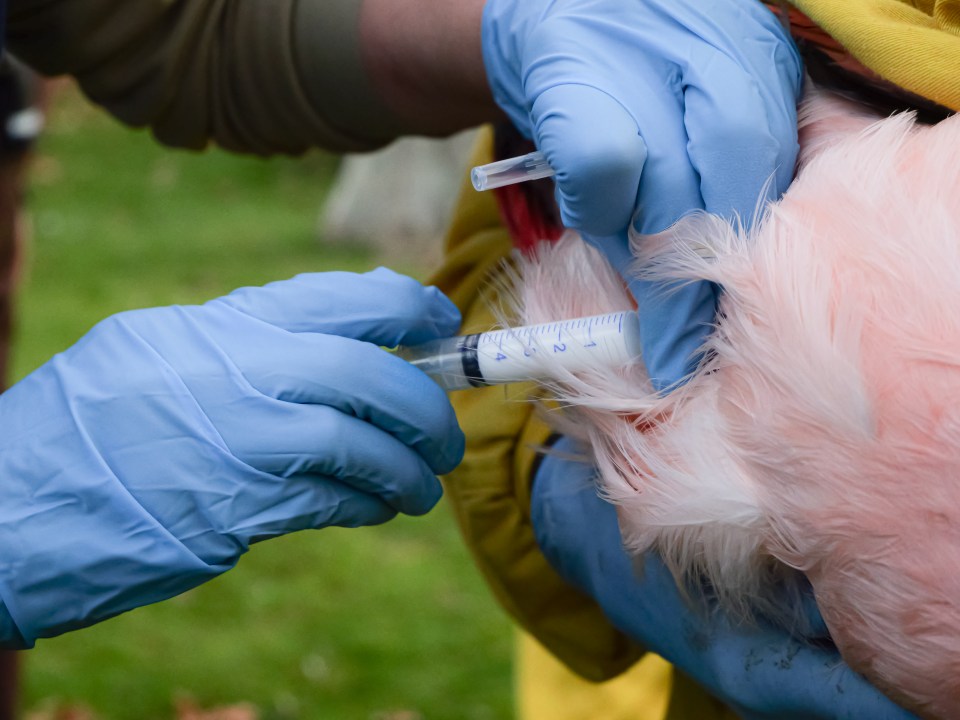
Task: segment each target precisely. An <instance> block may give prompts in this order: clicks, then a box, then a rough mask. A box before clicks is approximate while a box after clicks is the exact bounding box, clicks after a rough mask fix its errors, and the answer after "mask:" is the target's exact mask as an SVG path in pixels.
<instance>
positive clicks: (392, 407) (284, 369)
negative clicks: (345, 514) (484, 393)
mask: <svg viewBox="0 0 960 720" xmlns="http://www.w3.org/2000/svg"><path fill="white" fill-rule="evenodd" d="M217 341H218V342H219V343H220V344H221V346H226V347H229V354H230V357H231V359H232V360H233V361H234V362H235V363H236V365H237V366H238V367H239V369H240V371H241V372H242V373H243V376H244V378H245V379H246V381H247V382H248V383H250V385H252V386H253V387H254V388H255V389H257V390H258V391H259V392H261V393H263V394H264V395H267V396H269V397H272V398H276V399H278V400H283V401H285V402H290V403H302V404H313V405H326V406H329V407H331V408H334V409H336V410H338V411H340V412H341V413H344V414H346V415H351V416H353V417H356V418H358V419H360V420H363V421H365V422H369V423H371V424H372V425H374V426H376V427H378V428H380V429H381V430H383V431H385V432H387V433H389V434H390V435H392V436H393V437H395V438H397V439H398V440H399V441H400V442H402V443H403V444H404V445H408V446H409V447H411V448H413V449H414V450H415V451H416V452H417V453H418V454H419V455H420V456H421V457H422V458H423V459H424V460H425V461H426V463H427V464H428V465H429V466H430V468H431V469H432V470H433V472H434V473H436V474H443V473H447V472H450V471H451V470H452V469H453V468H454V467H456V466H457V465H458V464H459V462H460V460H461V459H462V458H463V449H464V437H463V433H462V432H461V430H460V427H459V425H458V424H457V418H456V414H455V413H454V411H453V407H452V406H451V405H450V400H449V399H448V398H447V395H446V393H444V392H443V390H441V389H440V387H439V386H438V385H437V384H436V383H435V382H433V380H431V379H430V378H429V377H428V376H427V375H425V374H424V373H423V372H421V371H420V370H418V369H416V368H415V367H413V366H412V365H410V364H409V363H407V362H405V361H403V360H401V359H400V358H398V357H396V356H394V355H392V354H391V353H389V352H387V351H385V350H382V349H381V348H378V347H376V346H375V345H371V344H370V343H365V342H358V341H356V340H351V339H349V338H345V337H340V336H338V335H314V334H311V333H298V334H284V333H278V337H276V338H274V339H273V341H272V342H271V343H269V344H261V343H248V342H245V341H244V340H243V339H242V338H237V337H222V338H218V340H217Z"/></svg>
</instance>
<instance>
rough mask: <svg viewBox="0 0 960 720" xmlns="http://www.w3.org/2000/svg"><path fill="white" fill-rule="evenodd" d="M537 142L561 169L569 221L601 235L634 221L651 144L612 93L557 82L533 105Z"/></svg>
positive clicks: (560, 189) (560, 192) (560, 196)
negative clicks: (646, 140) (632, 219)
mask: <svg viewBox="0 0 960 720" xmlns="http://www.w3.org/2000/svg"><path fill="white" fill-rule="evenodd" d="M532 117H533V120H534V134H535V137H536V141H537V146H538V147H539V148H540V150H541V151H542V152H543V153H544V154H545V155H546V156H547V159H548V160H549V162H550V165H551V166H552V167H553V169H554V170H555V171H556V173H557V174H556V177H555V180H556V184H557V200H558V202H559V205H560V213H561V217H562V220H563V223H564V225H566V226H568V227H572V228H577V229H580V230H584V231H585V232H588V233H593V234H597V235H609V234H612V233H615V232H617V231H620V230H623V229H624V228H626V227H627V225H628V224H629V222H630V217H631V215H632V214H633V210H634V204H635V203H636V199H637V187H638V185H639V183H640V176H641V172H642V170H643V168H644V161H645V160H646V157H647V147H646V145H645V143H644V140H643V138H641V137H640V134H639V130H638V128H637V123H636V121H635V120H634V118H633V117H632V116H631V115H630V113H629V112H627V110H626V109H625V108H624V107H623V106H622V105H621V104H620V103H619V102H617V101H616V100H614V99H613V98H612V97H611V96H610V95H608V94H606V93H604V92H602V91H600V90H597V89H596V88H592V87H588V86H586V85H557V86H554V87H551V88H549V89H547V90H545V91H544V92H542V93H541V94H540V95H539V97H537V99H536V101H535V102H534V104H533V109H532Z"/></svg>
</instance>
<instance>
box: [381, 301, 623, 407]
mask: <svg viewBox="0 0 960 720" xmlns="http://www.w3.org/2000/svg"><path fill="white" fill-rule="evenodd" d="M398 353H399V355H400V357H402V358H404V359H405V360H407V361H408V362H411V363H413V364H414V365H415V366H417V367H419V368H420V369H421V370H423V371H424V372H425V373H427V374H428V375H430V376H431V377H432V378H433V379H434V380H436V381H437V383H439V384H440V386H441V387H443V388H444V389H446V390H461V389H465V388H469V387H482V386H484V385H494V384H500V383H511V382H523V381H526V380H548V379H551V378H553V377H554V376H555V375H557V374H558V373H557V371H558V368H559V369H562V370H563V371H566V372H572V373H575V372H583V371H586V370H590V369H593V368H601V367H618V366H621V365H625V364H627V363H629V362H631V361H632V360H635V359H636V358H638V357H639V356H640V329H639V323H638V321H637V314H636V313H635V312H631V311H622V312H614V313H608V314H605V315H595V316H592V317H584V318H575V319H572V320H561V321H557V322H553V323H543V324H541V325H527V326H523V327H515V328H506V329H504V330H494V331H491V332H485V333H479V334H476V335H462V336H459V337H453V338H445V339H443V340H435V341H433V342H430V343H426V344H424V345H418V346H416V347H409V348H400V349H399V351H398Z"/></svg>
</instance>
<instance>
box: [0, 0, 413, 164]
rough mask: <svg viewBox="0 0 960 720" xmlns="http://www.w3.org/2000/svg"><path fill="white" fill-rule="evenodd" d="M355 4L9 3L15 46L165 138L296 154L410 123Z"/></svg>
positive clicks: (244, 0) (351, 144)
mask: <svg viewBox="0 0 960 720" xmlns="http://www.w3.org/2000/svg"><path fill="white" fill-rule="evenodd" d="M360 4H361V2H360V0H10V2H9V19H8V28H7V33H8V38H7V39H8V44H9V47H10V49H11V50H12V51H13V52H14V53H15V54H17V55H18V56H19V57H21V58H22V59H24V60H25V61H27V62H28V63H30V64H31V65H33V66H34V67H35V68H37V69H38V70H40V71H41V72H43V73H45V74H48V75H62V74H69V75H73V76H75V77H76V78H77V80H78V81H79V83H80V85H81V87H82V88H83V90H84V92H85V93H86V94H87V95H88V96H89V97H90V98H91V99H92V100H93V101H94V102H96V103H98V104H100V105H102V106H103V107H105V108H106V109H107V110H108V111H109V112H111V113H112V114H114V115H115V116H116V117H117V118H119V119H120V120H122V121H123V122H125V123H127V124H129V125H133V126H136V127H144V126H149V127H150V128H151V129H152V131H153V133H154V134H155V135H156V137H157V138H158V139H159V140H160V141H161V142H163V143H166V144H169V145H173V146H178V147H185V148H194V149H199V148H202V147H204V146H206V145H207V144H208V143H210V142H213V143H216V144H217V145H220V146H221V147H224V148H226V149H229V150H233V151H239V152H247V153H255V154H260V155H267V154H272V153H288V154H296V153H300V152H303V151H305V150H307V149H309V148H311V147H323V148H327V149H330V150H337V151H349V150H363V149H371V148H375V147H378V146H380V145H383V144H385V143H387V142H389V141H390V140H392V139H393V138H395V137H396V136H397V135H399V134H402V133H403V132H405V131H406V130H407V128H405V127H404V123H403V122H402V121H400V120H399V119H397V117H396V116H395V115H394V114H393V113H392V112H391V111H389V109H388V108H387V106H386V105H384V104H383V102H382V101H381V100H380V99H379V97H378V95H377V93H376V92H375V91H374V89H373V87H372V86H371V84H370V81H369V80H368V78H367V75H366V72H365V70H364V68H363V62H362V59H361V55H360V49H359V38H358V36H359V31H358V17H359V11H360Z"/></svg>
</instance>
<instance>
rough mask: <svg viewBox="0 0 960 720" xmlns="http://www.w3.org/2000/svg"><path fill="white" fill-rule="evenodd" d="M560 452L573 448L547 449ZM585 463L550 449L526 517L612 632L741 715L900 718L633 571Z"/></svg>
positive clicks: (653, 561)
mask: <svg viewBox="0 0 960 720" xmlns="http://www.w3.org/2000/svg"><path fill="white" fill-rule="evenodd" d="M554 447H555V449H556V450H557V451H558V452H560V453H565V454H567V456H569V454H570V453H571V452H576V450H577V448H576V445H575V444H574V443H573V442H571V441H570V440H568V439H566V438H563V439H561V440H560V441H559V442H558V443H557V444H556V445H555V446H554ZM593 478H594V469H593V468H592V467H590V466H589V465H586V464H584V463H579V462H574V461H571V460H567V459H564V458H562V457H559V456H558V455H556V454H550V455H547V457H545V458H544V459H543V462H542V463H541V466H540V468H539V471H538V472H537V475H536V478H535V481H534V486H533V496H532V505H531V520H532V522H533V527H534V531H535V533H536V536H537V541H538V543H539V545H540V547H541V549H542V550H543V552H544V554H545V555H546V556H547V559H548V560H550V561H551V563H552V564H553V565H554V567H555V568H556V569H557V571H558V572H559V573H560V574H561V575H562V576H563V577H564V578H566V579H567V581H569V582H570V583H572V584H573V585H575V586H576V587H578V588H580V589H581V590H583V591H585V592H586V593H587V594H589V595H590V596H591V597H593V598H595V599H596V600H597V601H598V602H599V603H600V605H601V606H602V607H603V609H604V611H605V612H606V614H607V616H608V617H609V619H610V621H611V622H612V623H613V624H614V625H615V626H617V627H618V628H620V630H621V631H623V632H625V633H626V634H628V635H630V636H631V637H633V638H634V639H636V640H637V641H639V642H641V643H642V644H644V645H645V646H646V647H647V648H648V649H649V650H652V651H653V652H656V653H657V654H659V655H661V656H662V657H664V658H665V659H666V660H668V661H670V662H671V663H673V664H674V665H676V666H677V667H678V668H680V669H681V670H682V671H683V672H684V673H686V674H687V675H688V676H689V677H691V678H692V679H693V680H695V681H696V682H697V683H699V684H700V685H702V686H703V687H704V688H705V689H706V690H707V691H708V692H710V693H711V694H713V695H714V696H716V697H717V698H719V699H720V700H722V701H723V702H725V703H727V704H728V705H730V706H731V708H732V709H733V710H734V711H736V712H737V713H738V714H739V715H740V716H741V717H744V718H752V719H760V718H765V719H768V720H789V719H790V718H796V720H801V719H802V720H827V719H829V720H840V719H841V718H842V719H843V720H855V719H857V718H862V719H863V720H907V719H908V718H913V717H914V716H913V715H911V714H910V713H908V712H906V711H905V710H901V709H900V708H898V707H897V706H895V705H894V704H893V703H892V702H891V701H889V700H888V699H887V698H886V697H884V696H883V695H882V694H880V692H879V691H877V690H875V689H874V688H873V687H871V686H870V685H869V684H868V683H867V682H866V680H864V679H863V678H862V677H860V676H859V675H857V674H856V673H854V672H853V671H852V670H850V668H849V667H847V665H846V664H844V662H843V661H842V660H841V659H840V656H839V654H838V653H837V652H836V650H833V649H825V648H822V647H814V646H811V645H807V644H804V643H802V642H800V641H798V640H796V639H794V638H792V637H791V636H790V635H789V634H787V633H786V632H785V631H783V630H780V629H777V628H772V627H768V626H763V625H761V626H759V627H758V626H747V625H744V624H736V623H735V622H733V621H732V620H730V619H729V618H727V617H726V616H725V615H724V614H723V613H722V612H720V611H719V610H716V609H713V610H711V611H710V612H703V611H702V609H701V610H692V609H690V608H689V607H688V606H687V605H686V604H685V603H684V600H683V599H682V598H681V596H680V594H679V592H678V590H677V587H676V584H675V582H674V580H673V577H672V575H671V574H670V572H669V571H668V570H667V569H666V568H665V567H664V565H663V564H662V563H661V562H660V560H659V559H658V558H657V556H656V555H655V554H653V553H650V554H648V555H647V556H646V557H644V558H643V562H642V566H643V567H642V571H641V572H640V573H638V572H637V570H636V569H635V567H634V565H633V563H632V561H631V559H630V558H629V557H628V556H627V554H626V553H625V552H624V550H623V545H622V543H621V540H620V531H619V528H618V525H617V516H616V511H615V509H614V507H613V505H611V504H609V503H607V502H606V501H604V500H602V499H600V498H599V497H598V495H597V489H596V486H595V485H594V480H593Z"/></svg>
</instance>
